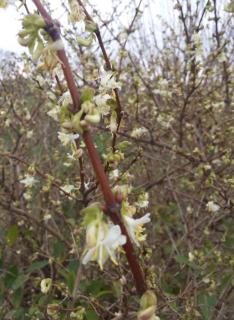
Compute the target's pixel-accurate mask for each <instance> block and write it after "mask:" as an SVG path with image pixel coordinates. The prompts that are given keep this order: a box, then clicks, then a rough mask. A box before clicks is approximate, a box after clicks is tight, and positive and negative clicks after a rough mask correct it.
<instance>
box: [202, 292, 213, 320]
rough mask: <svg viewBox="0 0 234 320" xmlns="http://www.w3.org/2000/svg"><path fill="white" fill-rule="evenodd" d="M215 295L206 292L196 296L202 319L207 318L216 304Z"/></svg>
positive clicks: (207, 319)
mask: <svg viewBox="0 0 234 320" xmlns="http://www.w3.org/2000/svg"><path fill="white" fill-rule="evenodd" d="M216 301H217V299H216V297H215V296H210V295H208V294H201V295H200V296H199V297H198V305H199V308H200V310H201V313H202V315H203V317H204V320H209V319H210V316H211V315H212V312H213V310H214V307H215V304H216Z"/></svg>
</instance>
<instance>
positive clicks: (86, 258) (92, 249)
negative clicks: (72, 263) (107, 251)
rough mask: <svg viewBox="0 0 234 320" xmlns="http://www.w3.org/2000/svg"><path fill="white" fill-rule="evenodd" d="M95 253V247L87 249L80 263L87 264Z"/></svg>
mask: <svg viewBox="0 0 234 320" xmlns="http://www.w3.org/2000/svg"><path fill="white" fill-rule="evenodd" d="M95 251H96V247H94V248H91V249H89V250H88V252H87V253H86V255H85V256H84V257H83V259H82V263H83V264H87V263H88V262H89V261H91V260H92V258H93V254H94V253H95Z"/></svg>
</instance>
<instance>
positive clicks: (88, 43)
mask: <svg viewBox="0 0 234 320" xmlns="http://www.w3.org/2000/svg"><path fill="white" fill-rule="evenodd" d="M94 39H95V35H94V34H93V33H92V34H91V35H90V36H89V37H88V38H86V39H83V38H81V37H77V42H78V43H79V45H81V46H84V47H90V46H91V45H92V43H93V40H94Z"/></svg>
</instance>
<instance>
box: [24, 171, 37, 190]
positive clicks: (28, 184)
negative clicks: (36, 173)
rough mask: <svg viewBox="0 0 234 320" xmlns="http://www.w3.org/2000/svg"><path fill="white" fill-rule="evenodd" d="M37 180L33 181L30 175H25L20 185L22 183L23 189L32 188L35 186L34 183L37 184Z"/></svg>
mask: <svg viewBox="0 0 234 320" xmlns="http://www.w3.org/2000/svg"><path fill="white" fill-rule="evenodd" d="M37 182H38V180H37V179H35V178H34V177H33V176H31V175H30V174H26V175H25V178H24V179H22V180H20V183H23V184H24V185H25V187H32V186H34V185H35V183H37Z"/></svg>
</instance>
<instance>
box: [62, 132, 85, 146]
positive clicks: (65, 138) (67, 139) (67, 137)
mask: <svg viewBox="0 0 234 320" xmlns="http://www.w3.org/2000/svg"><path fill="white" fill-rule="evenodd" d="M79 136H80V135H79V134H78V133H75V134H74V133H65V132H61V131H59V132H58V138H59V140H60V141H61V142H62V144H63V145H64V146H66V145H68V144H69V143H74V142H75V140H76V139H78V138H79Z"/></svg>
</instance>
